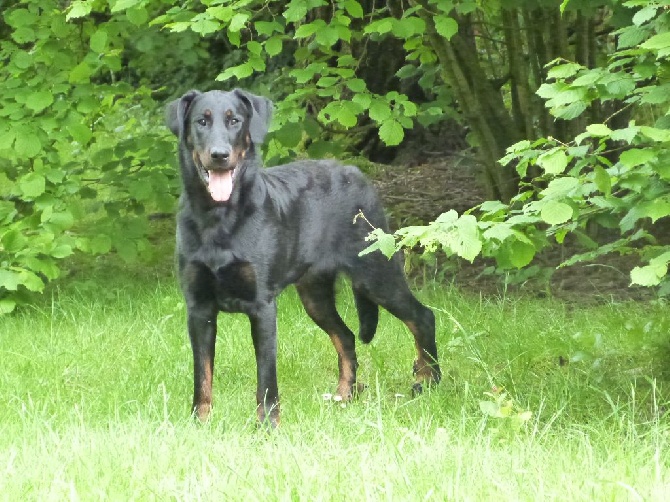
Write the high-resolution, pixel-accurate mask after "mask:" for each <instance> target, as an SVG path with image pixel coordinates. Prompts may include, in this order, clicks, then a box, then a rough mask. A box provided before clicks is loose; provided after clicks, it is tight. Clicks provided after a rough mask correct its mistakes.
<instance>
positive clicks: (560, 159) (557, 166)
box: [537, 148, 569, 174]
mask: <svg viewBox="0 0 670 502" xmlns="http://www.w3.org/2000/svg"><path fill="white" fill-rule="evenodd" d="M568 161H569V159H568V156H567V155H566V154H565V152H564V151H563V150H562V149H561V148H552V149H551V150H549V151H548V152H546V153H543V154H542V155H540V156H539V157H538V158H537V165H539V166H540V167H541V168H542V169H543V170H544V172H546V173H547V174H563V171H565V168H566V167H567V166H568Z"/></svg>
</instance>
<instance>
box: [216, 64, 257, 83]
mask: <svg viewBox="0 0 670 502" xmlns="http://www.w3.org/2000/svg"><path fill="white" fill-rule="evenodd" d="M253 73H254V67H253V66H252V65H251V63H249V62H246V63H242V64H241V65H237V66H231V67H229V68H226V69H225V70H224V71H223V72H221V73H219V75H218V76H217V77H216V80H228V79H229V78H232V77H237V78H238V79H243V78H247V77H249V76H251V75H252V74H253Z"/></svg>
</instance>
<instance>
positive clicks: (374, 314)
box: [354, 288, 379, 343]
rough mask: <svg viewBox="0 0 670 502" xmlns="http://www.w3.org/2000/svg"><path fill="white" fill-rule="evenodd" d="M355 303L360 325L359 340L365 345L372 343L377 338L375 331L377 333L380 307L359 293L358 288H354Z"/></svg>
mask: <svg viewBox="0 0 670 502" xmlns="http://www.w3.org/2000/svg"><path fill="white" fill-rule="evenodd" d="M354 302H355V303H356V310H357V311H358V321H359V323H360V329H359V331H358V338H359V339H360V341H361V342H363V343H370V342H371V341H372V339H373V338H374V336H375V331H377V322H378V321H379V306H378V305H377V304H376V303H375V302H373V301H372V300H370V299H369V298H368V297H367V296H365V295H364V294H363V293H362V292H361V291H357V290H356V288H354Z"/></svg>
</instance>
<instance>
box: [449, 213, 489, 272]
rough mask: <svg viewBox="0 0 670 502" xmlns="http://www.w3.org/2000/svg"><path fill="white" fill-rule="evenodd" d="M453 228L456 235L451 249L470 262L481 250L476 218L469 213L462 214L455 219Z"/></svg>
mask: <svg viewBox="0 0 670 502" xmlns="http://www.w3.org/2000/svg"><path fill="white" fill-rule="evenodd" d="M455 228H456V229H457V231H458V234H457V235H458V237H457V239H456V242H455V243H454V245H452V249H453V250H454V251H455V252H456V253H457V254H458V256H460V257H461V258H463V259H465V260H468V261H469V262H470V263H472V261H473V260H474V259H475V258H476V257H477V255H479V253H480V252H481V250H482V241H481V239H480V238H479V229H478V228H477V219H476V218H475V217H474V216H473V215H471V214H466V215H463V216H461V217H460V218H459V219H458V220H457V221H456V225H455Z"/></svg>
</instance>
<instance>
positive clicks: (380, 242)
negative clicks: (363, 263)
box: [359, 228, 396, 259]
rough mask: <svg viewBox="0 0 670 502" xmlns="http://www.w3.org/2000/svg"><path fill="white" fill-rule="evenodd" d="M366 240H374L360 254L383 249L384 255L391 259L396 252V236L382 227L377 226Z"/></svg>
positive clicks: (363, 254)
mask: <svg viewBox="0 0 670 502" xmlns="http://www.w3.org/2000/svg"><path fill="white" fill-rule="evenodd" d="M366 240H369V241H373V242H372V244H371V245H369V246H368V247H367V248H365V249H364V250H363V251H361V252H360V253H359V256H365V255H366V254H369V253H372V252H374V251H381V252H382V254H383V255H384V256H386V257H387V258H389V259H391V257H392V256H393V255H394V254H395V252H396V247H395V237H394V236H393V235H392V234H387V233H386V232H384V231H383V230H382V229H381V228H375V229H374V230H373V231H372V232H370V233H369V234H368V236H367V237H366Z"/></svg>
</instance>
